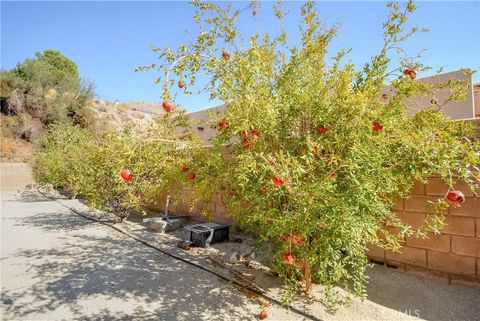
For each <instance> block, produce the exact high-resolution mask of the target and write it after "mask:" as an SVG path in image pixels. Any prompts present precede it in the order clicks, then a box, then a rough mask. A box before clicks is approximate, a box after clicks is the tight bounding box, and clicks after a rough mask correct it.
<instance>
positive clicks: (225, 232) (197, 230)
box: [185, 222, 230, 247]
mask: <svg viewBox="0 0 480 321" xmlns="http://www.w3.org/2000/svg"><path fill="white" fill-rule="evenodd" d="M185 229H186V230H188V231H189V232H190V242H192V243H193V244H195V245H196V246H200V247H208V246H210V244H214V243H219V242H223V241H227V240H229V235H230V224H225V223H217V222H210V223H203V224H195V225H190V226H186V227H185Z"/></svg>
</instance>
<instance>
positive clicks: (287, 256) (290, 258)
mask: <svg viewBox="0 0 480 321" xmlns="http://www.w3.org/2000/svg"><path fill="white" fill-rule="evenodd" d="M296 259H297V257H296V256H295V254H293V253H292V252H286V253H284V254H283V262H284V263H286V264H294V263H295V260H296Z"/></svg>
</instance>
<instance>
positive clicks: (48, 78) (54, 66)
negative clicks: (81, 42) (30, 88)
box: [15, 49, 80, 92]
mask: <svg viewBox="0 0 480 321" xmlns="http://www.w3.org/2000/svg"><path fill="white" fill-rule="evenodd" d="M35 56H36V57H37V58H34V59H25V61H24V62H22V63H19V64H17V68H16V69H15V73H16V74H17V75H18V76H20V77H21V78H22V79H24V80H26V81H31V82H33V83H34V85H37V86H41V87H42V88H54V89H56V90H57V91H60V92H65V91H75V90H77V89H78V88H79V87H80V74H79V72H78V66H77V64H76V63H75V62H73V61H72V60H70V59H69V58H67V57H65V56H64V55H63V54H62V53H60V52H59V51H57V50H51V49H48V50H45V51H43V53H40V52H37V53H35Z"/></svg>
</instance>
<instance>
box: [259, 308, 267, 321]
mask: <svg viewBox="0 0 480 321" xmlns="http://www.w3.org/2000/svg"><path fill="white" fill-rule="evenodd" d="M258 317H259V318H260V320H264V319H266V318H268V313H267V311H265V310H262V311H261V312H260V314H259V316H258Z"/></svg>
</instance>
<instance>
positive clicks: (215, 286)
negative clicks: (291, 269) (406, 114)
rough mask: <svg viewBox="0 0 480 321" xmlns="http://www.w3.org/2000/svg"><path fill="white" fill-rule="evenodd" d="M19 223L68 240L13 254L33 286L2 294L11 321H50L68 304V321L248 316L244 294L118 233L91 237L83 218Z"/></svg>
mask: <svg viewBox="0 0 480 321" xmlns="http://www.w3.org/2000/svg"><path fill="white" fill-rule="evenodd" d="M19 224H21V225H24V226H26V225H30V226H32V227H35V228H40V229H42V230H44V231H47V232H53V231H57V230H62V231H64V232H67V233H73V235H71V234H69V235H70V236H69V237H63V236H62V238H63V240H64V241H62V242H59V244H57V246H56V247H55V248H49V249H41V250H22V251H19V252H17V253H16V254H15V256H17V257H22V258H25V259H28V260H31V261H30V262H31V263H28V274H29V278H31V281H33V285H31V286H29V287H26V288H23V289H17V290H12V291H10V292H5V293H2V297H8V298H10V299H11V300H12V302H13V303H12V304H9V305H6V310H7V311H8V312H9V314H10V315H12V316H14V317H15V318H26V319H29V318H30V317H29V316H31V315H42V314H45V315H46V316H47V319H48V314H49V313H50V312H52V311H54V310H56V309H59V308H60V309H61V308H64V307H66V306H68V311H69V312H68V316H67V318H68V319H74V320H85V319H94V320H95V319H97V320H118V319H123V320H138V319H142V320H225V319H245V318H246V317H245V312H244V311H243V313H242V310H244V309H242V305H244V304H245V300H246V299H245V296H243V295H242V294H240V293H239V292H236V291H232V288H231V287H230V286H228V285H226V284H224V283H221V282H217V279H216V278H215V277H214V276H212V275H210V274H208V273H207V272H204V271H201V270H198V269H195V268H193V267H191V266H188V265H186V264H185V263H183V262H180V261H176V260H174V259H172V258H170V257H168V256H166V255H164V254H161V253H159V252H157V251H154V250H151V249H148V248H146V247H144V246H143V245H141V244H139V243H137V242H135V241H133V240H131V239H128V238H125V237H123V236H121V235H120V234H118V235H114V234H113V235H111V233H110V232H109V234H108V235H102V236H95V230H97V229H98V227H97V228H96V229H93V228H92V229H90V228H89V227H90V225H92V224H94V223H92V222H90V221H87V220H84V219H83V218H80V217H75V216H74V215H71V214H70V213H63V214H62V213H58V212H57V213H41V214H38V215H34V216H33V217H29V218H23V219H22V220H21V221H20V222H19ZM92 227H93V226H92ZM82 229H83V230H84V231H82ZM105 234H106V233H105ZM39 258H41V259H40V260H39ZM226 297H228V300H226ZM27 298H30V300H33V301H28V299H27ZM125 311H127V312H125Z"/></svg>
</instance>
